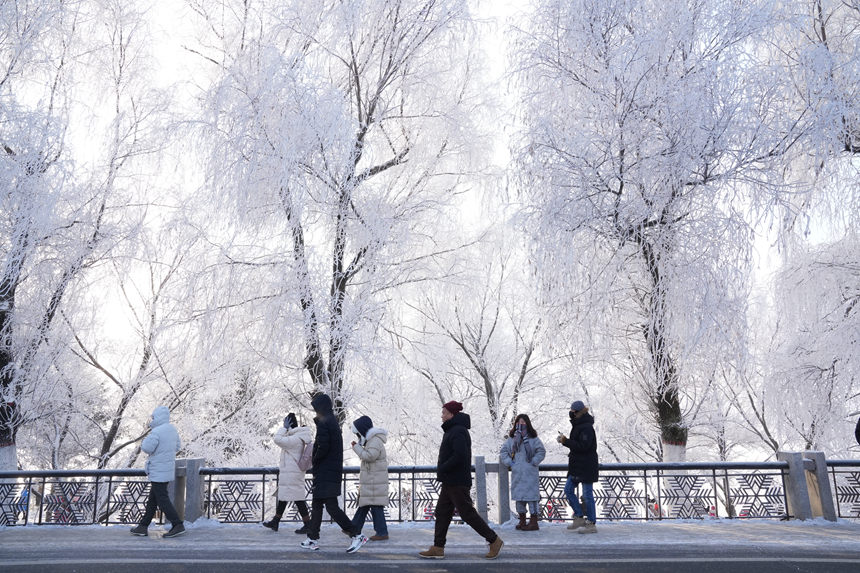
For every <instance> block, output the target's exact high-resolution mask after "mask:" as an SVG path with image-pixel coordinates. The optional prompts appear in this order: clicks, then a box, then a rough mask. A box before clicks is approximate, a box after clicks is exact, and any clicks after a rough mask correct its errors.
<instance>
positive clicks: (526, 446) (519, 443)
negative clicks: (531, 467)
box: [511, 426, 535, 463]
mask: <svg viewBox="0 0 860 573" xmlns="http://www.w3.org/2000/svg"><path fill="white" fill-rule="evenodd" d="M513 441H514V443H513V445H511V457H512V458H513V457H514V456H515V455H516V453H517V451H518V450H519V449H520V448H522V449H523V450H524V451H525V453H526V461H527V462H528V463H532V458H533V457H534V455H535V453H534V449H533V448H532V443H531V440H529V439H528V430H527V429H526V427H525V426H517V431H516V432H514V437H513Z"/></svg>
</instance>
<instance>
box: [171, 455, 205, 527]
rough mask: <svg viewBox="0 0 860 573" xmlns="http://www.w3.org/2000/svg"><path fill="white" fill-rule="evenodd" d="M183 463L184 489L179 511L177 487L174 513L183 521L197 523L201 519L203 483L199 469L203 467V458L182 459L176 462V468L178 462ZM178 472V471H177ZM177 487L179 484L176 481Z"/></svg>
mask: <svg viewBox="0 0 860 573" xmlns="http://www.w3.org/2000/svg"><path fill="white" fill-rule="evenodd" d="M180 461H181V462H182V463H183V468H184V474H185V475H184V476H183V480H184V482H185V483H184V486H185V487H184V488H182V497H183V500H182V503H181V509H180V502H179V495H178V492H179V489H180V488H178V487H177V498H176V499H177V501H176V511H178V512H179V516H180V517H181V518H182V519H183V520H184V521H191V522H194V521H197V520H198V519H199V518H201V517H203V485H204V481H203V479H201V478H200V468H201V467H203V463H204V461H205V460H204V459H203V458H184V459H182V460H176V463H177V468H178V467H179V462H180ZM177 471H178V470H177ZM177 485H179V482H178V481H177Z"/></svg>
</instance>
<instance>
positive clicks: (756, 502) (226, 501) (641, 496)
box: [0, 458, 860, 526]
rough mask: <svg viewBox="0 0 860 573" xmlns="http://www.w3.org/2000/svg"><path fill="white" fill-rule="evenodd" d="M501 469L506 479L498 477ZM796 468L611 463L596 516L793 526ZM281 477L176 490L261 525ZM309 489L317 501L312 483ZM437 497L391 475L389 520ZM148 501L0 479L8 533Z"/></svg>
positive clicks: (101, 483)
mask: <svg viewBox="0 0 860 573" xmlns="http://www.w3.org/2000/svg"><path fill="white" fill-rule="evenodd" d="M806 461H807V462H808V461H809V460H806ZM478 462H479V463H478ZM177 465H178V467H179V466H180V465H181V464H177ZM819 465H822V466H823V464H819ZM826 465H827V474H826V475H827V476H828V478H829V479H827V480H825V481H829V484H828V486H830V487H828V488H827V489H828V491H829V490H832V497H833V501H834V503H835V506H836V511H837V515H838V517H840V518H850V519H860V460H829V461H827V462H826ZM476 467H477V468H479V469H478V471H476V469H475V468H476ZM500 467H501V468H502V469H503V470H504V472H501V473H500V472H499V468H500ZM789 469H790V467H789V463H788V462H786V461H776V462H761V463H756V462H712V463H678V464H673V463H643V464H603V465H601V467H600V481H598V482H597V483H596V484H595V486H594V495H595V502H596V505H597V512H598V517H599V518H600V519H601V520H661V519H708V518H741V519H787V518H790V517H793V516H794V515H793V513H794V512H793V511H792V503H791V499H790V498H791V495H792V494H791V493H790V491H791V490H792V488H796V486H798V483H794V482H799V481H803V482H804V483H802V484H800V485H802V487H803V488H806V487H807V484H806V483H805V480H798V479H796V478H792V477H791V476H792V473H791V472H790V471H789ZM177 471H178V472H179V470H177ZM472 471H473V472H474V473H473V475H474V477H475V480H474V482H475V491H474V492H473V493H474V499H476V500H482V499H483V500H486V499H487V496H486V489H487V478H488V477H490V478H494V479H495V480H497V484H498V486H499V487H498V495H497V496H496V499H495V500H492V501H491V502H490V504H491V505H494V507H495V509H497V510H498V513H497V514H496V513H493V514H492V516H491V517H492V519H493V520H494V521H499V522H504V521H507V519H508V518H509V517H510V514H511V512H510V509H511V505H512V504H511V503H510V496H509V495H508V493H507V491H508V490H507V487H506V486H507V480H508V473H507V469H506V468H504V466H500V464H496V463H493V464H489V463H488V464H485V463H483V459H481V458H478V459H476V465H475V466H473V468H472ZM484 472H486V473H484ZM194 473H195V475H196V474H197V470H196V469H195V470H194ZM278 473H279V472H278V468H275V467H258V468H206V467H201V468H200V469H199V479H197V480H191V479H190V477H189V481H188V486H187V489H183V491H181V492H180V491H178V490H179V489H180V488H184V487H186V486H185V479H184V477H183V478H182V480H181V481H180V480H177V482H171V485H173V484H178V485H175V487H176V489H177V492H176V493H177V494H179V495H177V496H176V497H175V499H177V509H180V513H182V508H180V507H179V506H180V504H181V503H186V504H187V503H189V500H190V501H195V499H194V498H195V497H196V498H197V499H196V501H198V502H200V506H199V507H200V508H202V512H200V513H198V514H197V515H201V516H203V517H208V518H210V519H215V520H218V521H221V522H223V523H253V522H260V521H262V520H263V519H265V518H268V517H271V515H272V514H273V513H274V502H275V498H274V495H275V494H276V492H277V480H278ZM358 474H359V468H357V467H354V466H352V467H345V468H344V479H343V486H342V498H341V504H342V506H343V507H344V509H346V510H347V512H348V513H351V512H352V511H354V510H355V508H356V506H357V503H358V477H359V476H358ZM183 475H184V474H183ZM190 475H191V474H189V476H190ZM566 477H567V466H566V465H551V464H548V465H543V466H541V467H540V490H541V501H540V507H541V514H542V518H543V519H546V520H550V521H565V520H569V519H570V518H571V517H572V511H571V508H570V506H569V504H568V501H567V499H566V498H565V495H564V486H565V482H566ZM792 480H793V481H792ZM192 482H193V483H194V484H195V485H193V486H192V485H191V484H192ZM502 486H504V487H502ZM305 489H306V491H307V492H308V497H310V490H311V479H310V476H309V475H308V478H307V479H306V480H305ZM478 489H480V490H481V491H478ZM439 490H440V484H439V483H438V482H437V481H436V468H435V466H392V467H390V468H389V499H388V504H387V505H386V508H385V512H386V518H387V519H388V520H389V521H392V522H400V521H422V520H432V519H433V518H434V513H433V512H434V509H435V506H436V502H437V500H438V497H439ZM148 494H149V482H148V481H147V480H146V477H145V474H144V472H143V470H139V469H123V470H79V471H75V470H55V471H22V472H0V526H4V525H5V526H9V525H28V524H35V525H41V524H52V525H53V524H63V525H76V524H94V523H99V524H105V525H108V524H131V523H137V522H138V521H139V519H140V517H141V515H142V514H143V511H144V509H145V505H146V499H147V496H148ZM182 494H184V495H182ZM180 500H184V501H180ZM477 505H478V506H481V505H483V509H484V511H486V505H485V504H482V503H481V502H480V501H479V502H478V504H477ZM184 507H186V508H187V507H190V506H189V505H185V506H184ZM481 509H482V508H481V507H479V510H481ZM195 518H196V516H186V519H190V520H193V519H195ZM283 519H284V520H285V521H299V520H300V518H299V516H298V512H297V510H296V508H295V507H294V506H293V504H288V510H287V512H286V513H285V515H284V516H283Z"/></svg>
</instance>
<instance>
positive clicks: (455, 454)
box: [418, 400, 504, 559]
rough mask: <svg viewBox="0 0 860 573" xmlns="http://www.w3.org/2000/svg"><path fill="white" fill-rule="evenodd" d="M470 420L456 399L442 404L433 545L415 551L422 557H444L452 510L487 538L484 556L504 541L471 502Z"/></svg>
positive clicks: (496, 550) (493, 554)
mask: <svg viewBox="0 0 860 573" xmlns="http://www.w3.org/2000/svg"><path fill="white" fill-rule="evenodd" d="M471 427H472V421H471V419H470V418H469V415H468V414H465V413H464V412H463V405H462V404H461V403H460V402H455V401H453V400H452V401H450V402H448V403H447V404H445V405H444V406H442V431H443V432H444V434H443V435H442V443H441V444H440V445H439V459H438V461H437V466H436V479H437V480H438V481H439V482H440V483H441V484H442V487H441V490H440V491H439V500H438V501H437V502H436V526H435V530H434V534H433V546H432V547H430V549H428V550H426V551H421V552H419V553H418V555H419V556H421V557H423V558H425V559H444V557H445V541H446V538H447V534H448V527H449V526H450V525H451V519H452V518H453V517H454V510H455V509H456V510H457V511H458V512H459V513H460V517H461V518H462V519H463V521H465V522H466V523H467V524H468V525H469V527H471V528H472V529H474V530H475V533H477V534H478V535H480V536H481V537H483V538H484V539H486V540H487V543H489V544H490V549H489V551H488V552H487V554H486V555H485V556H484V557H485V558H487V559H495V558H496V557H498V556H499V552H500V551H501V550H502V545H504V542H503V541H502V538H501V537H499V536H498V535H497V534H496V532H495V531H493V530H492V529H491V528H490V526H489V525H487V522H486V521H484V520H483V519H482V518H481V516H480V515H478V511H477V510H476V509H475V506H474V505H473V504H472V498H471V496H470V489H471V487H472V438H471V436H470V435H469V429H470V428H471Z"/></svg>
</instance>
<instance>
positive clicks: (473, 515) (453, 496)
mask: <svg viewBox="0 0 860 573" xmlns="http://www.w3.org/2000/svg"><path fill="white" fill-rule="evenodd" d="M455 509H456V510H457V511H458V512H459V513H460V517H461V518H462V519H463V521H465V522H466V523H467V524H469V527H471V528H472V529H474V530H475V533H477V534H478V535H480V536H481V537H483V538H484V539H486V540H487V543H492V542H493V541H495V540H496V537H498V536H497V535H496V532H495V531H493V530H492V529H491V528H490V526H489V525H487V522H486V521H484V520H483V518H481V516H480V515H478V510H476V509H475V506H474V505H472V498H471V497H470V496H469V487H468V486H465V485H445V484H444V483H443V484H442V490H441V491H440V492H439V501H438V502H437V503H436V531H435V532H434V536H433V545H435V546H436V547H445V538H446V536H447V534H448V526H449V525H451V518H452V517H454V510H455Z"/></svg>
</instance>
